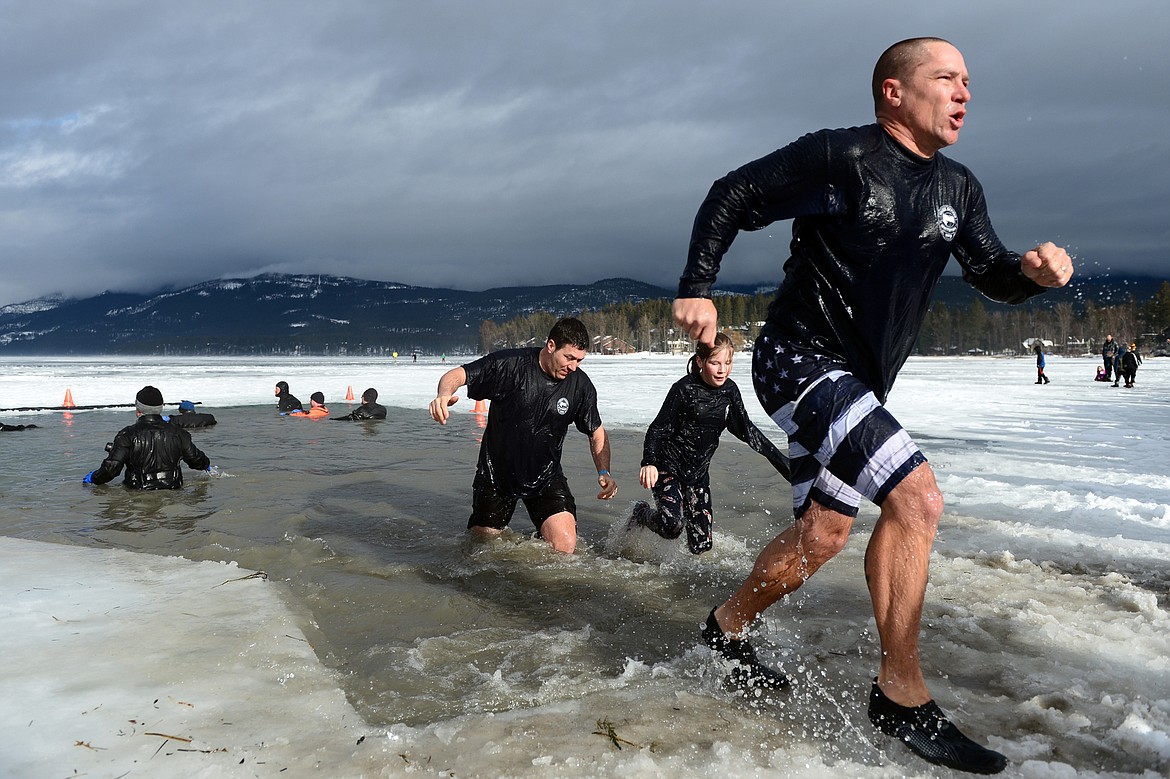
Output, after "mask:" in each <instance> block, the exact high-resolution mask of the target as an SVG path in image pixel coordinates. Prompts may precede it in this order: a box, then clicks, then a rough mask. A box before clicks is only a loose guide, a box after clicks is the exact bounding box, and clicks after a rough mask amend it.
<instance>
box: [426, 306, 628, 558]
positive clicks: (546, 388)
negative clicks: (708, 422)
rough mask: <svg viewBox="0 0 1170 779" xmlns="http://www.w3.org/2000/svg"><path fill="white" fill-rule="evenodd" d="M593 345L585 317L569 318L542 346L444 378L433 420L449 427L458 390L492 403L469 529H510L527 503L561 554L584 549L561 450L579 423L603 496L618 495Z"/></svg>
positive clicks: (488, 532) (503, 354)
mask: <svg viewBox="0 0 1170 779" xmlns="http://www.w3.org/2000/svg"><path fill="white" fill-rule="evenodd" d="M588 349H589V333H588V331H587V330H586V329H585V326H584V325H583V324H581V322H580V321H578V320H577V319H573V318H571V317H570V318H566V319H562V320H560V321H558V322H557V323H556V324H555V325H553V328H552V330H551V331H550V332H549V334H548V340H547V341H546V342H545V345H544V346H543V347H540V348H528V349H506V350H504V351H499V352H493V353H491V354H489V355H487V356H485V357H481V358H480V359H478V360H475V361H474V362H470V363H467V364H466V365H461V366H460V367H458V368H453V369H451V370H449V371H447V372H446V373H444V374H443V376H442V378H440V379H439V389H438V394H437V396H436V397H435V399H434V400H432V401H431V405H430V412H431V418H432V419H434V420H435V421H436V422H438V423H439V424H444V425H445V424H446V423H447V419H448V417H449V416H450V413H451V412H450V410H449V409H450V406H452V405H453V404H454V403H455V402H456V401H458V399H459V398H458V397H456V396H455V391H456V390H458V389H459V388H460V387H462V386H464V385H467V396H468V397H470V398H472V399H474V400H490V401H491V405H490V407H489V408H488V421H487V428H486V429H485V430H484V433H483V442H482V444H481V445H480V448H479V462H478V463H477V465H476V470H475V483H474V485H473V488H472V492H473V496H472V509H471V517H470V518H469V519H468V520H467V527H468V528H469V529H471V530H472V532H474V533H476V534H477V535H482V536H489V537H490V536H496V535H499V534H500V533H501V532H503V530H504V528H505V527H506V526H507V524H508V522H509V521H511V519H512V514H513V512H514V511H515V510H516V501H517V500H522V501H524V507H525V508H526V509H527V510H528V515H529V516H530V517H531V518H532V522H533V524H534V525H536V528H537V530H538V531H539V532H540V536H541V538H543V539H544V540H546V541H548V542H549V543H550V544H552V546H553V548H554V549H556V550H557V551H559V552H566V553H572V552H573V550H574V549H575V548H576V546H577V516H576V514H577V505H576V503H575V502H574V500H573V493H572V492H571V491H570V490H569V483H568V481H567V480H566V479H565V475H564V473H563V472H562V471H561V447H562V445H563V444H564V441H565V433H566V432H568V429H569V425H570V424H573V425H575V426H576V428H577V429H578V430H579V431H581V432H582V433H583V434H585V435H587V436H589V450H590V453H591V454H592V455H593V463H594V465H596V466H597V483H598V485H599V486H600V488H601V491H600V492H599V493H598V495H597V497H598V498H599V499H601V500H609V499H610V498H612V497H613V496H614V495H616V494H617V482H616V481H614V479H613V477H612V476H610V473H609V436H607V435H606V432H605V428H604V427H602V425H601V417H600V416H599V415H598V413H597V391H596V390H595V389H594V388H593V382H591V381H590V380H589V377H588V376H586V375H585V373H584V371H579V370H578V367H579V366H580V364H581V361H582V360H583V359H585V353H586V352H587V351H588Z"/></svg>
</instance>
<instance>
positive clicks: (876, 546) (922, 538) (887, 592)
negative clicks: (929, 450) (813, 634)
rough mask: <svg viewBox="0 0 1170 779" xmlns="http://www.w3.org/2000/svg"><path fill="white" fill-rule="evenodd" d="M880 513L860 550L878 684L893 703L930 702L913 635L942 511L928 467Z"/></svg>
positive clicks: (899, 488) (917, 471)
mask: <svg viewBox="0 0 1170 779" xmlns="http://www.w3.org/2000/svg"><path fill="white" fill-rule="evenodd" d="M881 509H882V513H881V516H880V517H879V518H878V521H877V524H875V525H874V529H873V535H872V536H871V537H870V541H869V547H868V548H867V549H866V551H865V578H866V582H867V583H868V584H869V594H870V598H871V600H872V601H873V615H874V619H875V620H876V621H877V630H878V637H879V638H880V639H881V647H882V661H881V669H880V671H879V672H878V686H879V687H881V688H882V692H884V693H885V694H886V696H887V697H888V698H889V699H890V700H892V701H894V702H895V703H897V704H900V705H902V706H918V705H920V704H923V703H926V702H927V701H928V700H930V692H929V691H928V690H927V688H926V680H925V679H924V678H923V676H922V664H921V660H920V657H919V647H918V634H919V632H920V629H921V622H922V604H923V600H924V599H925V597H926V581H927V576H928V568H929V565H930V549H931V546H932V545H933V544H934V537H935V534H936V532H937V531H938V523H939V519H940V518H941V517H942V511H943V499H942V493H941V492H939V489H938V484H937V483H936V482H935V479H934V472H933V471H932V470H931V468H930V466H929V465H927V464H926V463H923V464H922V465H920V466H918V467H917V468H915V469H914V471H912V472H911V473H910V475H909V476H907V477H906V478H905V479H903V480H902V482H901V483H900V484H898V486H897V487H895V488H894V489H893V491H891V492H890V494H889V496H887V497H886V499H885V500H884V501H883V502H882V506H881Z"/></svg>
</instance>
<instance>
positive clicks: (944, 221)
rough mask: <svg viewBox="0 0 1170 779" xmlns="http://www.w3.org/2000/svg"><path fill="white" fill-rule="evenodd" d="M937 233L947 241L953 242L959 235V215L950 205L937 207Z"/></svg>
mask: <svg viewBox="0 0 1170 779" xmlns="http://www.w3.org/2000/svg"><path fill="white" fill-rule="evenodd" d="M938 231H939V232H940V233H942V237H943V238H945V239H946V240H948V241H953V240H955V236H956V235H958V234H959V214H958V213H957V212H956V211H955V209H954V207H953V206H951V205H949V204H948V205H945V206H939V207H938Z"/></svg>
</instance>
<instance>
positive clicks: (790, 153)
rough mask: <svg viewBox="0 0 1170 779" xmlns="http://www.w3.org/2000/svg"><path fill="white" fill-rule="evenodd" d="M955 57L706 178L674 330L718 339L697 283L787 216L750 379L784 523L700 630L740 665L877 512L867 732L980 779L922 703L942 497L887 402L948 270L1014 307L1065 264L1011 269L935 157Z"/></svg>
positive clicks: (966, 192)
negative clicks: (785, 605)
mask: <svg viewBox="0 0 1170 779" xmlns="http://www.w3.org/2000/svg"><path fill="white" fill-rule="evenodd" d="M967 85H968V74H967V66H966V64H965V63H964V61H963V55H962V54H961V53H960V52H959V50H958V49H957V48H955V47H954V45H952V44H951V43H949V42H947V41H944V40H942V39H939V38H915V39H911V40H905V41H901V42H899V43H896V44H894V45H893V46H890V47H889V48H888V49H887V50H886V51H885V52H884V53H883V54H882V55H881V57H880V58H879V59H878V61H877V64H876V66H875V67H874V72H873V79H872V82H871V86H872V92H873V101H874V109H875V114H876V117H877V122H876V123H875V124H871V125H867V126H864V127H854V128H850V129H841V130H822V131H819V132H815V133H811V134H809V135H805V136H804V137H802V138H800V139H798V140H796V141H794V142H793V143H791V144H789V145H788V146H785V147H784V148H782V149H779V150H778V151H775V152H773V153H771V154H769V155H768V156H766V157H764V158H762V159H760V160H757V161H755V162H751V163H748V164H747V165H745V166H743V167H741V168H739V169H738V170H735V171H733V172H731V173H729V174H728V175H727V176H725V177H724V178H722V179H720V180H719V181H717V182H715V184H714V185H712V187H711V189H710V191H709V192H708V194H707V197H706V199H705V200H704V202H703V204H702V205H701V206H700V208H699V211H698V213H697V215H696V217H695V222H694V227H693V230H692V233H691V241H690V248H689V253H688V256H687V264H686V268H685V270H684V271H683V275H682V277H681V278H680V282H679V290H678V298H677V299H676V300H675V302H674V306H673V313H674V318H675V320H676V321H677V322H678V323H679V325H681V326H682V328H683V329H684V330H685V331H686V332H687V333H688V334H689V335H690V336H691V337H692V338H694V339H695V340H697V341H701V342H703V343H711V339H712V338H713V337H714V336H715V333H716V332H718V322H717V321H716V320H717V316H716V311H715V306H714V304H713V303H712V302H711V287H712V285H713V284H714V282H715V278H716V275H717V273H718V271H719V265H720V262H721V261H722V259H723V256H724V255H725V254H726V252H727V250H728V249H729V248H730V247H731V243H732V241H733V240H734V239H735V237H736V236H737V235H738V234H739V232H740V231H741V230H759V229H762V228H764V227H767V226H768V225H770V224H772V223H773V222H776V221H779V220H781V219H792V220H793V222H792V241H791V244H790V251H791V255H790V257H789V259H788V261H787V262H786V263H785V265H784V271H785V272H784V280H783V282H782V284H781V286H780V290H779V291H778V292H777V295H776V299H775V300H774V301H773V303H772V305H771V307H770V308H769V310H768V316H767V321H766V324H765V326H764V328H763V330H762V331H761V333H760V336H759V338H758V339H757V340H756V347H755V353H754V358H753V366H752V367H753V380H754V383H755V388H756V394H757V396H758V397H759V399H760V401H761V403H762V404H763V406H764V410H765V411H767V413H768V415H769V416H770V417H772V419H773V420H775V421H776V423H777V424H778V425H780V427H781V428H783V429H784V431H785V433H787V435H788V440H789V449H788V451H789V453H790V455H791V459H792V492H793V513H794V516H795V521H794V523H793V524H792V526H791V527H789V528H788V529H787V530H785V531H784V532H782V533H781V534H780V535H779V536H777V537H776V538H775V539H773V540H772V542H771V543H769V544H768V545H767V546H766V547H765V548H764V550H763V551H762V552H761V553H760V556H759V557H758V558H757V560H756V565H755V567H754V569H753V570H752V572H751V574H750V575H749V576H748V578H747V579H746V580H745V581H744V582H743V584H742V585H741V586H740V588H739V590H738V591H736V592H735V593H734V594H733V595H732V596H731V598H729V599H728V600H727V601H725V602H724V603H723V604H721V605H720V606H718V607H716V608H715V609H713V610H712V611H711V613H710V614H709V615H708V619H707V626H706V628H705V629H704V630H703V638H704V640H705V641H706V642H707V644H708V646H710V647H711V648H712V649H714V650H716V651H717V652H719V653H721V654H722V655H724V656H725V657H727V658H729V659H731V660H733V661H735V662H737V663H739V664H740V665H741V666H743V667H746V668H747V669H749V673H750V670H751V669H754V668H757V667H759V666H760V663H759V660H758V659H757V658H756V655H755V652H754V649H753V648H752V647H751V644H750V643H749V642H748V641H747V633H748V630H749V628H750V626H751V623H752V622H753V621H754V620H755V619H756V618H757V617H759V616H760V615H761V614H763V612H764V611H765V610H766V609H767V608H768V607H769V606H771V605H772V604H773V603H775V602H776V601H778V600H780V599H781V598H783V597H785V596H787V595H790V594H791V593H792V592H794V591H795V590H796V589H798V588H799V587H801V586H802V585H803V584H804V583H805V582H806V581H807V580H808V579H809V578H810V577H811V576H812V575H813V574H814V573H815V572H816V571H817V569H818V568H820V567H821V566H822V565H824V564H825V563H826V562H828V561H829V560H830V559H832V558H833V557H835V556H836V555H837V553H839V552H840V551H841V549H842V548H843V547H844V546H845V543H846V541H847V540H848V538H849V532H850V530H851V528H852V526H853V522H854V519H855V518H856V516H857V513H858V510H859V508H860V504H861V501H862V500H863V499H864V500H868V501H871V502H873V503H875V504H877V505H878V506H880V507H881V514H880V516H879V517H878V519H877V521H876V522H875V525H874V529H873V533H872V534H871V537H870V541H869V546H868V548H867V550H866V554H865V558H864V565H865V576H866V581H867V584H868V586H869V593H870V600H871V601H872V605H873V611H874V618H875V622H876V626H877V633H878V637H879V639H880V642H881V661H880V663H881V664H880V666H879V670H878V675H877V679H876V681H875V683H874V685H873V687H872V688H871V690H870V699H869V719H870V722H871V724H873V725H874V726H875V727H876V728H877V729H879V730H880V731H881V732H883V733H885V734H887V735H892V736H895V737H896V738H899V739H900V740H902V741H904V743H905V744H906V746H907V747H908V748H909V749H911V750H912V751H914V752H915V753H916V754H917V755H918V756H919V757H921V758H923V759H925V760H927V761H929V762H933V763H939V764H942V765H946V766H949V767H951V768H955V769H958V770H964V771H973V772H982V773H996V772H999V771H1002V770H1003V768H1004V767H1005V766H1006V765H1007V759H1006V758H1005V757H1004V756H1003V755H1001V754H999V753H997V752H993V751H991V750H989V749H986V748H984V747H982V746H980V745H979V744H977V743H975V742H974V741H972V740H971V739H969V738H967V737H966V736H965V735H963V733H962V732H961V731H959V729H958V728H956V727H955V726H954V725H953V724H952V723H951V722H950V721H949V720H948V719H947V718H946V716H945V714H943V712H942V711H941V710H940V709H939V708H938V706H937V705H936V704H935V703H934V701H933V700H932V699H931V695H930V691H929V689H928V688H927V685H926V680H925V678H924V677H923V674H922V666H921V661H920V658H919V633H920V631H921V620H922V609H923V603H924V598H925V593H926V583H927V572H928V569H929V563H930V552H931V546H932V545H933V543H934V536H935V533H936V532H937V528H938V522H939V519H940V518H941V516H942V508H943V500H942V494H941V492H940V491H939V488H938V484H937V482H936V481H935V478H934V473H933V471H932V470H931V468H930V465H929V464H928V463H927V462H926V457H925V456H923V454H922V453H921V451H920V450H919V449H918V447H917V445H916V444H915V443H914V441H913V440H912V439H911V438H910V436H909V434H908V433H907V432H906V430H905V429H904V428H903V427H902V426H901V424H900V423H899V422H898V420H897V419H895V418H894V416H893V415H892V414H890V412H889V411H887V410H886V408H885V406H884V404H885V401H886V398H887V396H888V393H889V391H890V389H891V387H892V386H893V382H894V379H895V377H896V376H897V373H898V371H899V370H900V369H901V367H902V365H903V364H904V363H905V361H906V359H907V358H908V357H909V355H910V353H911V351H912V350H913V348H914V344H915V341H916V340H917V337H918V333H919V331H920V330H921V327H922V322H923V319H924V317H925V315H926V312H927V309H928V307H929V305H930V298H931V293H932V292H933V290H934V287H935V284H936V283H937V281H938V279H939V277H940V275H941V274H942V272H943V269H944V268H945V267H946V265H947V262H948V261H949V259H950V257H951V256H954V257H955V259H957V260H958V262H959V266H960V267H961V268H962V271H963V278H964V279H965V280H966V281H967V282H968V283H970V284H971V285H973V286H974V287H975V288H976V289H978V290H979V291H980V292H982V293H983V294H984V295H987V296H988V297H990V298H992V299H994V300H997V301H1000V302H1004V303H1020V302H1023V301H1024V300H1026V299H1027V298H1029V297H1031V296H1033V295H1037V294H1039V293H1041V292H1043V291H1044V290H1045V288H1049V287H1061V286H1064V285H1065V284H1067V283H1068V280H1069V278H1070V277H1071V276H1072V261H1071V260H1070V259H1069V256H1068V253H1067V252H1066V251H1065V250H1064V249H1062V248H1060V247H1058V246H1056V245H1054V244H1052V243H1044V244H1041V245H1039V246H1037V247H1035V248H1034V249H1031V250H1029V251H1027V252H1025V253H1024V254H1023V255H1020V254H1017V253H1015V252H1011V251H1009V250H1008V249H1007V248H1005V247H1004V245H1003V244H1002V243H1001V242H1000V240H999V238H998V237H997V236H996V234H995V231H994V229H993V228H992V226H991V220H990V218H989V216H988V214H987V205H986V201H985V199H984V194H983V188H982V186H981V185H980V183H979V181H978V180H977V179H976V178H975V176H974V174H972V173H971V171H970V170H968V169H967V168H966V167H964V166H963V165H960V164H959V163H957V162H954V161H952V160H950V159H949V158H947V157H946V156H944V155H942V154H940V153H939V152H940V150H941V149H943V148H945V147H947V146H949V145H951V144H953V143H955V142H956V141H957V140H958V138H959V131H960V130H961V129H962V127H963V123H964V119H965V118H966V114H967V104H968V101H969V100H970V99H971V92H970V90H969V89H968V86H967Z"/></svg>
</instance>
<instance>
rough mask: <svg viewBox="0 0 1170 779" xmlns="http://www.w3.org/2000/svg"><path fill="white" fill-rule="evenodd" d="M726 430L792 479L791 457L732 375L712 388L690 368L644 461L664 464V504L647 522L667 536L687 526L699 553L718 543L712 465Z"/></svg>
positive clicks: (669, 398)
mask: <svg viewBox="0 0 1170 779" xmlns="http://www.w3.org/2000/svg"><path fill="white" fill-rule="evenodd" d="M724 430H730V431H731V433H732V435H734V436H735V437H736V438H738V439H740V440H741V441H743V442H744V443H746V444H747V445H748V446H750V447H751V448H752V449H754V450H755V451H757V452H759V453H760V454H762V455H764V456H765V457H767V458H768V461H769V462H771V463H772V466H773V467H774V468H775V469H776V470H777V471H779V472H780V473H781V474H782V475H784V476H785V478H787V476H788V458H786V457H785V456H784V455H783V454H782V453H781V452H780V450H779V449H777V448H776V446H775V445H774V444H773V443H772V442H771V441H769V440H768V439H767V438H765V437H764V434H763V433H761V432H760V430H759V428H757V427H756V426H755V425H754V424H753V423H752V421H751V420H750V419H748V415H747V410H746V409H745V408H744V405H743V397H742V396H741V395H740V392H739V387H738V386H737V385H736V383H735V382H734V381H732V380H731V379H728V380H727V381H726V382H724V384H723V386H721V387H712V386H711V385H710V384H707V383H706V382H705V381H703V380H702V379H701V378H699V377H696V376H695V375H694V374H689V373H688V374H687V375H686V376H684V377H683V378H681V379H679V380H678V381H676V382H675V383H674V385H673V386H671V388H670V391H669V392H668V393H666V399H665V400H664V401H663V402H662V408H661V409H660V410H659V411H658V416H656V417H655V418H654V421H653V422H651V423H650V427H649V428H647V430H646V440H645V443H644V444H643V448H642V465H653V466H654V467H655V468H657V469H658V482H657V483H656V484H655V485H654V497H655V500H656V502H657V504H658V509H657V511H655V512H653V513H652V514H650V515H648V516H646V517H644V524H646V526H647V527H649V528H650V529H651V530H653V531H654V532H656V533H658V534H659V535H661V536H663V537H664V538H678V536H679V535H680V534H681V533H682V530H683V527H684V525H685V527H686V530H687V544H688V546H689V547H690V550H691V552H693V553H694V554H699V553H701V552H705V551H707V550H708V549H710V548H711V544H712V538H711V524H712V520H713V517H712V512H711V494H710V483H711V482H710V471H709V468H710V465H711V458H712V457H714V456H715V450H716V449H717V448H719V437H720V436H721V435H722V434H723V431H724Z"/></svg>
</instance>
